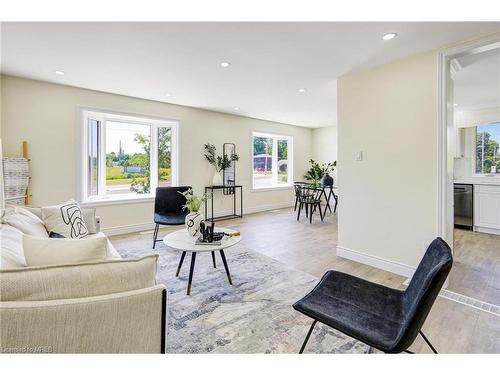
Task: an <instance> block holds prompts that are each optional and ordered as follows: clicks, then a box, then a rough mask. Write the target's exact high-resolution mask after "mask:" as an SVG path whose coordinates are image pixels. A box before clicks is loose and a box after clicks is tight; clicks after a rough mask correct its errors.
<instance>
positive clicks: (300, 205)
mask: <svg viewBox="0 0 500 375" xmlns="http://www.w3.org/2000/svg"><path fill="white" fill-rule="evenodd" d="M300 211H302V202H300V204H299V213H298V214H297V221H299V219H300Z"/></svg>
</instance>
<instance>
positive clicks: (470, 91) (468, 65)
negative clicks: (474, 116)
mask: <svg viewBox="0 0 500 375" xmlns="http://www.w3.org/2000/svg"><path fill="white" fill-rule="evenodd" d="M457 60H458V62H459V63H460V66H461V67H462V68H461V69H460V70H459V71H458V72H457V73H456V74H455V75H454V76H453V80H454V98H453V101H454V102H455V103H456V104H457V109H475V108H488V107H498V106H500V48H497V49H494V50H491V51H488V52H484V53H480V54H476V55H468V56H464V57H461V58H459V59H457Z"/></svg>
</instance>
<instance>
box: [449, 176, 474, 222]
mask: <svg viewBox="0 0 500 375" xmlns="http://www.w3.org/2000/svg"><path fill="white" fill-rule="evenodd" d="M453 190H454V208H453V209H454V213H455V228H462V229H468V230H473V228H474V186H473V185H470V184H454V189H453Z"/></svg>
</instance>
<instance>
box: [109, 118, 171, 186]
mask: <svg viewBox="0 0 500 375" xmlns="http://www.w3.org/2000/svg"><path fill="white" fill-rule="evenodd" d="M151 129H152V127H151V126H150V125H142V124H130V123H121V122H114V121H108V122H107V123H106V184H105V185H106V194H107V195H110V194H111V195H116V194H130V193H131V192H132V193H138V194H147V193H150V192H151V170H150V169H151V167H150V166H151ZM157 132H158V134H157V139H158V186H170V185H171V182H172V180H171V173H170V172H171V165H170V162H171V129H170V128H163V127H160V128H158V129H157Z"/></svg>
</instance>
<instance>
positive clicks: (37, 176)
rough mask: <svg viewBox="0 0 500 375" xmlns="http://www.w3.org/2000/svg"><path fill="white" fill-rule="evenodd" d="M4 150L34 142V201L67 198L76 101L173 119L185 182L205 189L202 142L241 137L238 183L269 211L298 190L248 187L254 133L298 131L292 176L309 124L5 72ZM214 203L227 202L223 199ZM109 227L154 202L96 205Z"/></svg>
mask: <svg viewBox="0 0 500 375" xmlns="http://www.w3.org/2000/svg"><path fill="white" fill-rule="evenodd" d="M1 85H2V87H1V95H2V105H1V115H2V117H3V118H2V120H3V121H2V129H1V134H2V138H3V139H2V141H3V151H4V155H7V156H18V155H20V152H21V142H22V141H23V140H26V141H28V143H29V147H30V157H31V159H32V162H31V174H32V193H33V200H32V202H33V205H49V204H55V203H59V202H62V201H64V200H66V199H69V198H71V197H76V193H77V186H76V181H77V145H78V142H80V140H79V139H78V135H79V133H78V132H77V125H78V124H77V115H78V107H79V106H84V107H91V108H100V109H106V110H111V111H117V112H125V113H137V114H142V115H150V116H158V117H164V118H172V119H177V120H180V122H181V132H180V139H181V146H180V159H181V160H180V162H181V167H180V182H181V184H190V185H192V186H193V187H194V189H195V191H197V192H201V191H202V188H203V186H205V185H207V184H208V183H209V182H210V180H211V176H212V169H211V168H210V167H209V165H208V163H207V162H206V161H205V160H204V159H203V144H205V143H207V142H210V143H213V144H215V145H216V146H217V148H218V151H219V152H221V151H222V144H223V143H224V142H233V143H235V144H236V150H237V152H238V153H239V154H240V161H239V162H238V163H237V169H236V176H237V182H238V183H240V184H242V185H243V186H244V187H245V188H244V191H243V196H244V208H245V209H246V210H250V211H252V210H253V211H255V210H265V209H271V208H274V207H277V206H280V205H281V206H285V205H287V204H289V203H291V202H292V201H293V191H292V189H288V190H285V191H283V190H278V191H259V192H255V191H251V132H252V131H253V130H259V131H264V132H274V133H279V134H286V135H292V136H293V137H294V157H295V158H294V173H295V176H294V179H300V178H301V177H302V175H303V174H304V172H305V170H306V169H307V162H308V160H309V159H310V158H311V153H310V147H311V133H312V130H311V129H308V128H301V127H297V126H290V125H285V124H280V123H275V122H269V121H262V120H256V119H251V118H246V117H240V116H234V115H229V114H223V113H218V112H211V111H206V110H201V109H195V108H190V107H183V106H177V105H170V104H165V103H160V102H154V101H149V100H142V99H137V98H131V97H126V96H120V95H114V94H108V93H103V92H97V91H92V90H86V89H80V88H75V87H69V86H61V85H56V84H51V83H46V82H40V81H34V80H29V79H22V78H17V77H11V76H3V77H2V81H1ZM216 203H218V204H222V202H221V199H218V200H216ZM97 212H98V214H99V215H100V216H101V218H102V225H103V227H104V228H114V227H123V226H130V225H135V224H143V223H151V222H152V212H153V202H147V203H129V204H120V205H113V206H105V207H102V206H100V207H98V208H97Z"/></svg>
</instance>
